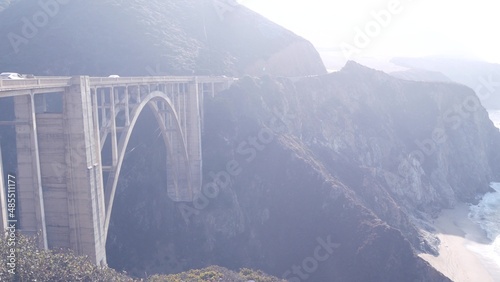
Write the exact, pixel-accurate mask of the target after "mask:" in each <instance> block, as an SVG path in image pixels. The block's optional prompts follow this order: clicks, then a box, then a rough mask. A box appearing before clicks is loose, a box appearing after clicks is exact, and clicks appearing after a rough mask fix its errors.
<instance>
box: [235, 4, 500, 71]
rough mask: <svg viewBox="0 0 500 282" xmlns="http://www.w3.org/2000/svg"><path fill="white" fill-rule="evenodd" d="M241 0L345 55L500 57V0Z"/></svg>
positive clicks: (497, 60)
mask: <svg viewBox="0 0 500 282" xmlns="http://www.w3.org/2000/svg"><path fill="white" fill-rule="evenodd" d="M239 3H241V4H243V5H245V6H247V7H249V8H251V9H253V10H255V11H257V12H259V13H260V14H262V15H264V16H265V17H267V18H269V19H271V20H272V21H274V22H276V23H278V24H280V25H282V26H284V27H286V28H288V29H290V30H292V31H293V32H295V33H296V34H298V35H300V36H303V37H305V38H307V39H309V40H310V41H311V42H312V43H313V44H314V45H315V46H316V47H318V48H319V49H320V51H322V50H323V52H324V50H347V51H345V52H340V51H339V52H337V53H338V54H340V55H342V56H344V57H345V56H349V55H351V57H350V58H353V59H354V58H356V56H368V57H372V56H377V57H379V56H382V57H393V56H426V55H452V56H457V55H458V56H463V57H467V58H476V59H483V60H486V61H490V62H495V63H500V32H499V31H498V29H499V28H500V1H498V0H496V1H494V0H474V1H471V0H400V1H398V0H347V1H345V0H344V1H335V0H334V1H327V0H239ZM377 15H378V16H377ZM377 18H378V21H377ZM362 31H363V32H362ZM367 31H368V32H367ZM362 33H363V34H362ZM349 50H350V51H349ZM344 54H345V55H344Z"/></svg>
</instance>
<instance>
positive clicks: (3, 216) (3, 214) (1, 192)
mask: <svg viewBox="0 0 500 282" xmlns="http://www.w3.org/2000/svg"><path fill="white" fill-rule="evenodd" d="M4 179H5V174H4V172H3V161H2V147H1V146H0V228H2V230H1V232H0V233H1V234H3V232H4V231H5V229H7V200H6V190H5V188H6V187H5V182H4Z"/></svg>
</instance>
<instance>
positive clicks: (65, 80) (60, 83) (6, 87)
mask: <svg viewBox="0 0 500 282" xmlns="http://www.w3.org/2000/svg"><path fill="white" fill-rule="evenodd" d="M73 79H74V78H73V77H39V78H27V79H0V98H3V97H12V96H21V95H27V94H31V93H33V94H43V93H53V92H63V91H64V89H65V88H66V87H68V86H70V85H72V84H73ZM235 80H236V79H235V78H229V77H224V76H150V77H119V78H112V77H90V86H91V87H93V86H101V87H111V86H113V87H120V86H122V87H123V86H129V85H138V84H158V83H189V82H194V81H196V82H198V83H226V82H233V81H235Z"/></svg>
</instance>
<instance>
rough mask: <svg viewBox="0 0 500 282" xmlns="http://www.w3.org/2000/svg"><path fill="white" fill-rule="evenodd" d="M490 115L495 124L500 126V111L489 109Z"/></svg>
mask: <svg viewBox="0 0 500 282" xmlns="http://www.w3.org/2000/svg"><path fill="white" fill-rule="evenodd" d="M488 115H489V116H490V119H491V120H492V121H493V123H494V124H495V126H496V127H498V128H500V111H488Z"/></svg>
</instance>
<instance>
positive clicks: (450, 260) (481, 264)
mask: <svg viewBox="0 0 500 282" xmlns="http://www.w3.org/2000/svg"><path fill="white" fill-rule="evenodd" d="M431 226H432V227H434V228H435V229H436V231H435V232H434V233H435V235H436V236H437V237H438V238H439V240H440V241H441V243H440V244H439V256H437V257H435V256H433V255H431V254H419V257H421V258H422V259H424V260H425V261H427V262H428V263H430V264H431V265H432V266H433V267H434V268H435V269H437V270H438V271H440V272H441V273H443V274H444V275H446V276H447V277H448V278H450V279H451V280H453V281H455V282H476V281H481V282H495V281H500V280H499V279H500V267H499V266H498V265H496V264H495V263H494V262H493V261H492V260H491V259H488V257H486V256H483V255H481V254H480V252H483V251H484V250H486V249H487V248H488V247H489V244H491V240H489V239H488V237H487V236H486V232H485V231H484V230H483V229H481V227H480V226H479V225H478V224H476V223H474V222H473V221H472V220H470V219H469V206H468V205H467V204H464V203H459V204H457V205H456V207H455V208H454V209H445V210H442V211H441V213H440V215H439V217H438V218H437V219H435V220H434V222H433V223H432V224H431Z"/></svg>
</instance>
